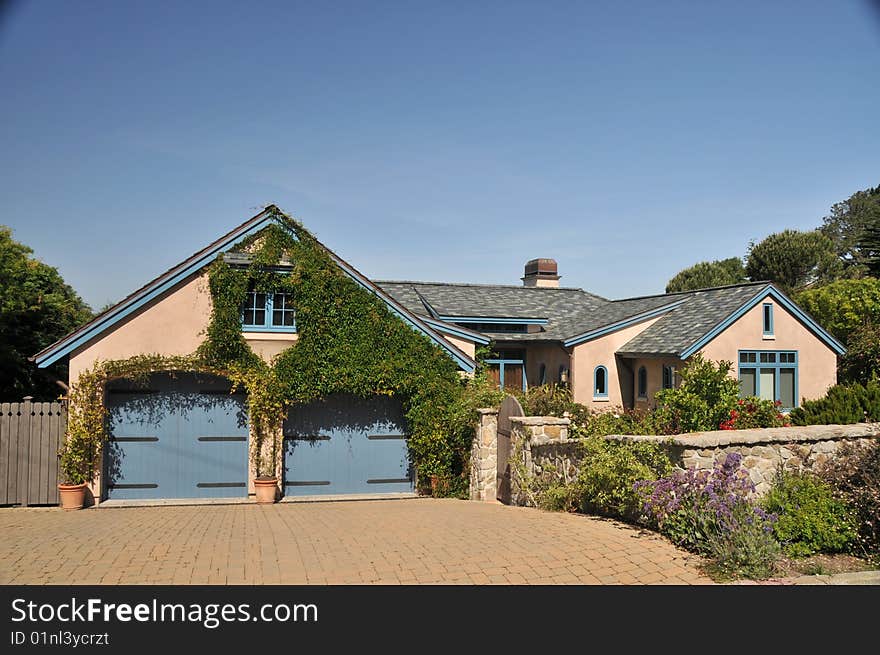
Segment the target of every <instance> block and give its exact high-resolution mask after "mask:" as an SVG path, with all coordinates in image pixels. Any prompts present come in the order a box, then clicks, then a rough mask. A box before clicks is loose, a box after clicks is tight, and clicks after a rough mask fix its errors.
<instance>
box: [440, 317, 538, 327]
mask: <svg viewBox="0 0 880 655" xmlns="http://www.w3.org/2000/svg"><path fill="white" fill-rule="evenodd" d="M439 318H440V320H443V321H452V322H453V323H499V324H501V325H547V323H549V322H550V321H549V319H546V318H515V317H508V316H505V317H500V318H499V317H492V316H440V317H439Z"/></svg>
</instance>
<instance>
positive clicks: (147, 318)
mask: <svg viewBox="0 0 880 655" xmlns="http://www.w3.org/2000/svg"><path fill="white" fill-rule="evenodd" d="M210 316H211V295H210V292H209V291H208V278H207V274H206V273H197V274H195V275H193V276H191V277H189V278H187V279H186V280H184V281H183V282H181V283H180V284H178V285H177V286H175V287H174V288H172V289H171V290H169V291H168V292H166V293H165V294H163V295H162V296H161V297H160V298H159V299H158V300H157V301H154V302H152V303H150V304H149V305H147V306H146V307H145V308H143V309H141V310H140V311H138V312H137V313H136V314H134V315H133V316H129V317H128V318H127V319H125V320H124V321H122V322H121V323H117V324H116V325H115V326H114V327H113V328H112V329H111V330H109V331H107V332H104V333H103V334H102V335H101V336H100V337H98V338H97V339H96V340H93V341H91V342H90V343H87V344H86V345H85V346H82V347H81V348H79V349H77V350H76V351H74V352H73V353H72V354H71V355H70V374H69V377H70V381H71V383H73V382H75V381H76V379H77V378H78V377H79V375H80V373H81V372H82V371H84V370H86V369H88V368H90V367H91V366H92V365H93V364H94V363H95V362H96V361H97V360H99V359H100V360H107V359H124V358H127V357H131V356H132V355H140V354H144V353H158V354H160V355H189V354H191V353H192V352H193V351H195V349H196V348H198V346H199V344H200V343H202V341H203V340H204V338H205V335H204V330H205V328H206V327H207V326H208V320H209V318H210Z"/></svg>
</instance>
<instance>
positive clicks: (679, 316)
mask: <svg viewBox="0 0 880 655" xmlns="http://www.w3.org/2000/svg"><path fill="white" fill-rule="evenodd" d="M376 284H377V285H379V286H380V287H382V288H383V289H384V290H385V291H387V292H388V293H389V294H391V295H392V296H393V297H394V298H395V299H396V300H397V301H398V302H400V303H402V304H403V305H405V306H406V307H407V309H409V310H410V311H412V312H414V313H417V314H421V315H423V316H430V315H431V314H430V311H431V310H433V311H435V312H436V313H437V314H439V315H440V316H481V317H486V318H546V319H547V320H548V323H547V325H545V326H543V329H542V330H541V331H540V332H530V333H528V334H518V333H507V332H504V333H501V332H498V333H490V332H487V333H486V334H487V335H489V336H494V337H496V338H497V339H499V340H503V341H534V340H550V341H565V340H566V339H571V338H573V337H577V336H580V335H583V334H587V333H590V332H593V331H596V330H601V329H602V328H605V327H609V326H612V325H615V324H617V323H620V322H623V321H626V320H628V319H632V318H634V317H638V316H641V315H643V314H646V313H648V312H652V311H654V310H659V309H661V308H663V307H667V306H669V305H673V304H675V303H679V304H678V306H676V307H675V308H674V309H671V310H669V312H668V313H666V314H665V315H663V316H662V317H661V318H660V320H659V321H657V322H656V323H655V324H654V325H652V326H651V327H649V328H648V329H646V330H645V331H644V332H642V333H641V334H639V335H638V336H636V337H635V338H634V339H632V340H631V341H629V342H628V343H627V344H625V345H624V346H623V347H622V348H620V349H619V350H618V352H619V353H620V354H678V353H680V352H682V351H684V350H685V349H686V348H687V347H688V346H690V345H691V344H693V343H694V342H696V341H697V340H698V339H699V338H700V337H702V336H704V335H705V334H706V333H708V332H709V331H710V330H712V328H714V327H715V326H716V325H718V324H719V323H721V322H722V321H724V319H726V318H727V317H728V316H730V314H732V313H733V312H734V311H735V310H737V309H738V308H739V307H741V306H742V305H743V304H744V303H745V302H746V301H748V300H749V299H750V298H752V297H754V296H755V294H757V293H758V291H759V289H760V287H763V286H767V283H766V282H755V283H749V284H742V285H735V286H729V287H719V288H716V289H702V290H699V291H688V292H682V293H668V294H659V295H656V296H642V297H638V298H623V299H621V300H606V299H605V298H602V297H600V296H596V295H594V294H591V293H588V292H586V291H584V290H583V289H575V288H564V287H563V288H552V287H550V288H547V287H522V286H502V285H489V284H444V283H440V282H406V281H404V282H398V281H377V282H376ZM426 303H427V305H426Z"/></svg>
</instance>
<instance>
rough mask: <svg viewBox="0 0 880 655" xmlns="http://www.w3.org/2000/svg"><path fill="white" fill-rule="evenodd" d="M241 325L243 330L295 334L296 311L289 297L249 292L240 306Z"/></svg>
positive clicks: (283, 294) (280, 294)
mask: <svg viewBox="0 0 880 655" xmlns="http://www.w3.org/2000/svg"><path fill="white" fill-rule="evenodd" d="M241 324H242V327H243V328H244V329H245V330H252V331H259V330H267V331H272V332H296V310H295V309H294V307H293V301H292V299H291V297H290V295H289V294H286V293H280V292H279V293H272V292H269V293H264V292H261V291H249V292H248V294H247V298H245V301H244V305H243V306H242V315H241Z"/></svg>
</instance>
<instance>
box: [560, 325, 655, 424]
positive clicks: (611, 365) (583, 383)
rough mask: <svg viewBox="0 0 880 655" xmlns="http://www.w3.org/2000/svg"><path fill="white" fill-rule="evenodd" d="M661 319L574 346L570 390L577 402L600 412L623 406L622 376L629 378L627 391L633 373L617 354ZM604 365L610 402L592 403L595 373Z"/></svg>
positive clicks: (625, 385)
mask: <svg viewBox="0 0 880 655" xmlns="http://www.w3.org/2000/svg"><path fill="white" fill-rule="evenodd" d="M660 318H662V317H659V316H658V317H657V318H652V319H649V320H647V321H644V322H642V323H639V324H637V325H633V326H631V327H628V328H624V329H623V330H618V331H617V332H612V333H611V334H606V335H605V336H603V337H599V338H598V339H594V340H593V341H587V342H586V343H582V344H579V345H577V346H575V347H574V352H573V355H572V377H571V389H572V396H573V397H574V400H575V402H578V403H583V404H584V405H587V406H588V407H591V408H593V409H595V410H597V411H603V410H606V409H610V408H612V407H623V400H624V391H623V390H622V388H621V377H624V376H625V377H626V378H627V380H625V381H624V382H623V384H624V388H627V385H628V384H631V381H630V380H629V378H630V376H631V373H630V372H629V371H628V370H627V368H626V363H625V362H623V361H622V360H620V358H616V357H615V355H614V353H615V352H617V350H618V349H619V348H620V347H621V346H622V345H623V344H625V343H627V342H628V341H629V340H630V339H633V338H634V337H635V336H636V335H637V334H639V333H640V332H642V331H643V330H646V329H647V328H649V327H650V326H652V325H653V324H654V323H656V322H657V321H659V320H660ZM599 365H602V366H604V367H605V368H607V369H608V399H607V400H597V401H594V400H593V370H594V369H595V368H596V367H597V366H599Z"/></svg>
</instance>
